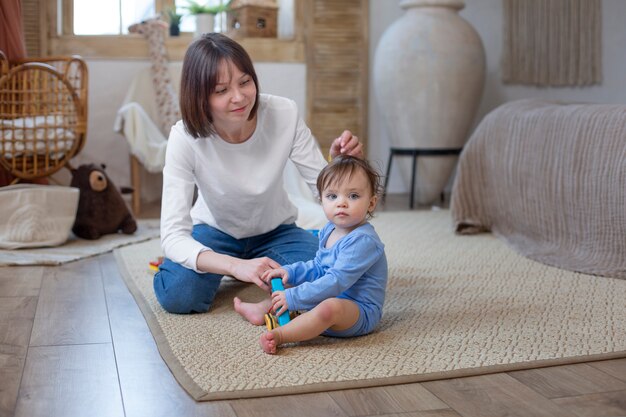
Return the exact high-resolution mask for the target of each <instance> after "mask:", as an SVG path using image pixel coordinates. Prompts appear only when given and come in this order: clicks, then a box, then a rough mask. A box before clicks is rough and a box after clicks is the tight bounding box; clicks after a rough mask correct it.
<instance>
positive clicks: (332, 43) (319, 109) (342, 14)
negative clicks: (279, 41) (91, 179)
mask: <svg viewBox="0 0 626 417" xmlns="http://www.w3.org/2000/svg"><path fill="white" fill-rule="evenodd" d="M303 14H304V17H305V21H304V36H305V45H306V47H305V55H306V66H307V124H308V125H309V127H310V128H311V130H312V131H313V134H314V135H315V137H316V138H317V140H318V141H319V143H320V145H321V147H322V150H323V152H324V153H325V154H326V153H328V149H329V147H330V144H331V142H332V141H333V139H334V138H336V137H337V136H338V135H339V134H341V132H342V131H343V130H344V129H349V130H351V131H352V132H353V133H355V134H356V135H357V136H358V137H359V138H360V139H361V141H362V142H363V143H364V144H365V145H367V101H368V94H367V85H368V48H369V46H368V42H369V41H368V36H367V33H368V14H369V9H368V1H367V0H341V1H337V0H310V1H307V2H305V4H304V13H303Z"/></svg>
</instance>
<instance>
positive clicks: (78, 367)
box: [15, 343, 124, 417]
mask: <svg viewBox="0 0 626 417" xmlns="http://www.w3.org/2000/svg"><path fill="white" fill-rule="evenodd" d="M15 416H16V417H40V416H41V417H57V416H58V417H85V416H89V417H100V416H102V417H105V416H106V417H118V416H119V417H123V416H124V410H123V407H122V399H121V396H120V390H119V383H118V379H117V372H116V370H115V358H114V356H113V347H112V346H111V344H110V343H106V344H91V345H66V346H40V347H30V348H29V350H28V356H27V358H26V365H25V367H24V376H23V378H22V385H21V387H20V393H19V396H18V400H17V406H16V409H15Z"/></svg>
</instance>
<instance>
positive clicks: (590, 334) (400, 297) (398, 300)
mask: <svg viewBox="0 0 626 417" xmlns="http://www.w3.org/2000/svg"><path fill="white" fill-rule="evenodd" d="M372 223H373V224H374V226H375V227H376V230H377V231H378V233H379V234H380V236H381V238H382V240H383V242H384V243H385V244H386V251H387V257H388V260H389V273H390V274H389V276H390V279H389V285H388V289H387V298H386V302H385V310H384V316H383V320H382V322H381V324H380V326H379V328H378V329H377V330H376V331H375V332H374V333H372V334H370V335H367V336H363V337H358V338H353V339H341V340H339V339H332V338H324V337H319V338H317V339H315V340H313V341H310V342H306V343H300V344H297V345H293V346H288V347H285V348H282V349H281V350H280V351H279V354H278V355H275V356H272V355H266V354H264V353H263V352H262V351H261V348H260V347H259V345H258V338H259V336H260V334H261V332H262V331H264V328H263V327H257V326H253V325H251V324H249V323H248V322H246V321H245V320H243V319H242V318H241V317H240V316H238V315H237V313H235V311H234V310H233V307H232V299H233V297H234V296H235V295H238V296H239V297H241V298H242V299H243V300H258V299H260V298H261V297H263V296H264V294H263V293H262V292H261V291H260V290H258V289H257V288H256V287H254V286H251V285H247V284H242V283H239V282H237V281H234V280H232V279H225V281H224V284H223V285H222V287H221V290H220V291H221V293H219V294H218V296H217V301H216V303H215V304H214V306H213V307H212V308H211V310H210V311H209V312H208V313H206V314H194V315H174V314H168V313H166V312H165V311H164V310H162V309H161V307H160V306H159V305H158V303H157V301H156V299H155V297H154V293H153V290H152V273H151V272H150V271H149V268H148V263H149V261H151V260H153V259H154V258H156V257H157V256H158V255H159V254H160V248H159V242H158V241H157V240H152V241H148V242H145V243H141V244H136V245H131V246H127V247H124V248H121V249H117V250H115V256H116V259H117V262H118V265H119V267H120V270H121V271H122V274H123V276H124V279H125V281H126V283H127V285H128V287H129V288H130V290H131V292H132V293H133V295H134V297H135V299H136V300H137V302H138V304H139V306H140V308H141V310H142V311H143V314H144V316H145V317H146V319H147V321H148V324H149V326H150V329H151V331H152V333H153V335H154V338H155V340H156V342H157V345H158V347H159V350H160V352H161V355H162V356H163V359H164V360H165V362H166V363H167V365H168V366H169V368H170V369H171V371H172V372H173V374H174V376H175V377H176V378H177V380H178V381H179V383H180V384H181V385H182V386H183V387H184V388H185V389H186V390H187V391H188V392H189V394H190V395H191V396H192V397H193V398H195V399H196V400H198V401H204V400H217V399H229V398H244V397H256V396H267V395H281V394H293V393H304V392H314V391H325V390H335V389H343V388H356V387H369V386H377V385H388V384H399V383H407V382H417V381H426V380H433V379H441V378H450V377H459V376H467V375H478V374H484V373H491V372H502V371H509V370H516V369H527V368H535V367H541V366H549V365H557V364H566V363H576V362H582V361H590V360H598V359H610V358H619V357H626V303H624V300H625V299H626V280H618V279H609V278H601V277H597V276H591V275H584V274H580V273H573V272H568V271H564V270H560V269H556V268H554V267H549V266H546V265H543V264H540V263H537V262H535V261H531V260H529V259H526V258H524V257H522V256H519V255H517V254H516V253H515V252H513V251H512V250H511V249H509V248H508V247H507V246H505V244H504V243H502V242H501V241H499V240H498V239H497V238H495V237H493V236H492V235H489V234H485V235H474V236H457V235H455V234H454V233H453V232H452V221H451V218H450V213H449V212H448V211H445V210H443V211H413V212H382V213H378V214H377V216H376V218H375V219H374V220H373V221H372Z"/></svg>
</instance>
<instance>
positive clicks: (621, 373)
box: [589, 358, 626, 381]
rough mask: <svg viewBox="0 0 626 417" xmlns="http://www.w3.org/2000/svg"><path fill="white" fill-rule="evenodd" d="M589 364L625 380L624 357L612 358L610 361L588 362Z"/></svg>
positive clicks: (625, 364)
mask: <svg viewBox="0 0 626 417" xmlns="http://www.w3.org/2000/svg"><path fill="white" fill-rule="evenodd" d="M589 365H590V366H593V367H594V368H596V369H599V370H601V371H602V372H604V373H606V374H609V375H611V376H612V377H614V378H617V379H619V380H621V381H626V358H625V359H613V360H610V361H598V362H589Z"/></svg>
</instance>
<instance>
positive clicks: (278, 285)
mask: <svg viewBox="0 0 626 417" xmlns="http://www.w3.org/2000/svg"><path fill="white" fill-rule="evenodd" d="M270 284H271V285H272V292H274V291H285V287H284V286H283V279H282V278H280V277H279V278H272V279H271V280H270ZM276 318H278V325H279V326H284V325H285V324H287V323H289V321H290V320H291V319H290V318H289V310H285V311H284V312H283V313H282V314H281V315H280V316H276Z"/></svg>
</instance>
